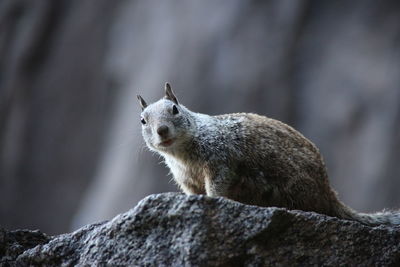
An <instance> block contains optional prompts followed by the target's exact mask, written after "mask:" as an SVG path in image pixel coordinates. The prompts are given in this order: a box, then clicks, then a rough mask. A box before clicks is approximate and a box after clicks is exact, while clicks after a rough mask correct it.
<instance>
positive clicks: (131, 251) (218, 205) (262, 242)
mask: <svg viewBox="0 0 400 267" xmlns="http://www.w3.org/2000/svg"><path fill="white" fill-rule="evenodd" d="M0 239H1V241H2V242H1V247H0V253H1V255H0V256H1V260H0V263H1V264H3V265H6V264H7V263H8V265H11V266H12V265H15V266H20V265H23V266H24V265H46V266H49V265H50V266H51V265H53V266H54V265H67V266H73V265H78V266H82V265H85V266H86V265H103V264H104V265H114V266H115V265H140V266H183V265H185V266H249V265H250V266H270V265H291V266H292V265H322V264H323V265H335V266H337V265H363V266H371V265H380V266H381V265H384V266H385V265H399V264H400V227H398V226H396V227H385V226H380V227H375V228H371V227H367V226H364V225H361V224H359V223H357V222H351V221H343V220H338V219H336V218H331V217H327V216H323V215H319V214H315V213H311V212H302V211H287V210H285V209H281V208H260V207H255V206H246V205H242V204H240V203H237V202H233V201H230V200H226V199H223V198H209V197H206V196H186V195H182V194H178V193H166V194H158V195H151V196H149V197H147V198H145V199H143V200H142V201H141V202H140V203H139V204H138V205H137V206H136V207H135V208H133V209H131V210H130V211H128V212H126V213H123V214H120V215H118V216H116V217H115V218H114V219H112V220H110V221H105V222H100V223H96V224H91V225H88V226H86V227H83V228H81V229H79V230H77V231H75V232H73V233H68V234H63V235H59V236H55V237H48V236H46V235H44V234H41V233H40V232H37V231H36V232H35V231H13V232H7V231H4V230H1V231H0ZM16 247H17V248H18V249H15V248H16Z"/></svg>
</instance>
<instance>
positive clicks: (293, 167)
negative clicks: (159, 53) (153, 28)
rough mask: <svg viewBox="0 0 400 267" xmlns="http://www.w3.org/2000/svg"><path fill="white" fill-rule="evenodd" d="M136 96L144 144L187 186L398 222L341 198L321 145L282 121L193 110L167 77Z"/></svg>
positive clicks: (367, 220) (252, 201)
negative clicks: (158, 92) (156, 95)
mask: <svg viewBox="0 0 400 267" xmlns="http://www.w3.org/2000/svg"><path fill="white" fill-rule="evenodd" d="M137 97H138V100H139V103H140V106H141V109H142V112H141V123H142V135H143V138H144V141H145V143H146V145H147V147H148V148H149V149H150V150H151V151H154V152H157V153H158V154H160V155H161V156H162V157H163V158H164V159H165V163H166V165H167V166H168V167H169V169H170V171H171V172H172V174H173V177H174V180H175V181H176V183H177V184H178V186H179V187H180V188H181V189H182V191H183V192H184V193H186V194H206V195H207V196H210V197H217V196H221V197H226V198H228V199H232V200H235V201H238V202H241V203H244V204H249V205H257V206H262V207H271V206H275V207H283V208H287V209H296V210H303V211H313V212H317V213H321V214H325V215H328V216H332V217H337V218H340V219H347V220H353V221H358V222H360V223H362V224H364V225H368V226H375V225H380V224H386V225H397V224H400V213H396V212H392V211H383V212H378V213H373V214H366V213H358V212H356V211H354V210H353V209H351V208H350V207H348V206H346V205H345V204H343V203H342V202H341V201H340V200H339V199H338V196H337V193H336V192H335V191H334V190H333V189H332V187H331V186H330V184H329V181H328V174H327V170H326V167H325V163H324V161H323V158H322V156H321V154H320V152H319V150H318V148H317V147H316V146H315V145H314V144H313V143H312V142H311V141H310V140H308V139H307V138H306V137H304V136H303V135H302V134H301V133H299V132H298V131H296V130H295V129H294V128H292V127H290V126H289V125H287V124H285V123H283V122H280V121H278V120H275V119H271V118H268V117H265V116H260V115H257V114H253V113H232V114H224V115H217V116H209V115H206V114H201V113H195V112H192V111H190V110H189V109H187V108H186V107H185V106H183V105H182V104H180V103H179V102H178V99H177V98H176V96H175V94H174V92H173V91H172V89H171V86H170V84H169V83H166V84H165V97H164V98H162V99H160V100H159V101H157V102H155V103H152V104H150V105H147V104H146V102H145V101H144V99H143V98H142V97H141V96H140V95H138V96H137Z"/></svg>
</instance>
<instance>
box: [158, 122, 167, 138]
mask: <svg viewBox="0 0 400 267" xmlns="http://www.w3.org/2000/svg"><path fill="white" fill-rule="evenodd" d="M168 132H169V128H168V126H166V125H161V126H160V127H158V128H157V133H158V134H159V135H160V136H161V137H165V136H166V135H167V134H168Z"/></svg>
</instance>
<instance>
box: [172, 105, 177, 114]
mask: <svg viewBox="0 0 400 267" xmlns="http://www.w3.org/2000/svg"><path fill="white" fill-rule="evenodd" d="M178 113H179V110H178V108H177V107H176V106H175V105H174V106H173V107H172V114H174V115H176V114H178Z"/></svg>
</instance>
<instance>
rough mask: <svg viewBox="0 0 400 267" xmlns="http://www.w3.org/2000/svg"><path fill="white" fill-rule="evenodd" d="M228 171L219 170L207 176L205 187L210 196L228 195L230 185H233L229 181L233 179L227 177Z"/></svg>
mask: <svg viewBox="0 0 400 267" xmlns="http://www.w3.org/2000/svg"><path fill="white" fill-rule="evenodd" d="M227 175H228V173H227V172H225V171H223V170H219V171H218V172H217V173H215V174H214V175H210V176H208V177H206V178H205V188H206V193H207V196H210V197H218V196H221V197H228V195H229V187H230V186H231V184H230V182H229V181H232V179H230V177H227Z"/></svg>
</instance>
